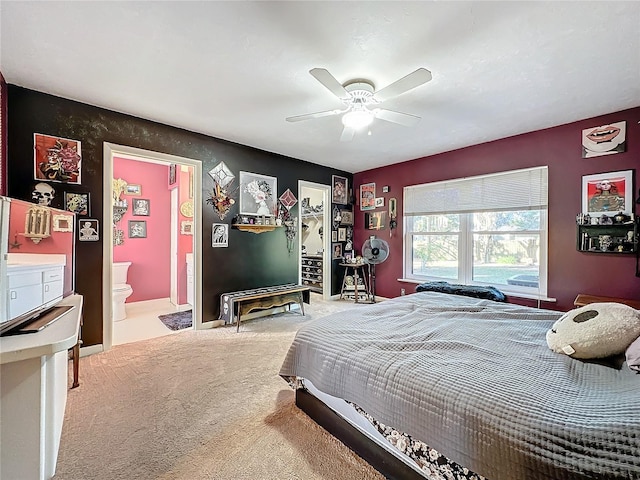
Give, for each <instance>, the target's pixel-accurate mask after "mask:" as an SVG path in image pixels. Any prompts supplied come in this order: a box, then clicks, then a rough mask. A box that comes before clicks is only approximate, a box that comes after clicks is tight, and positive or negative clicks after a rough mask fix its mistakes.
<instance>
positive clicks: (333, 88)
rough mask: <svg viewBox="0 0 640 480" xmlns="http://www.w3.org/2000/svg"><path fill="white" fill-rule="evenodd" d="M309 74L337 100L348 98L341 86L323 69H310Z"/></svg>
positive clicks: (347, 93)
mask: <svg viewBox="0 0 640 480" xmlns="http://www.w3.org/2000/svg"><path fill="white" fill-rule="evenodd" d="M309 73H310V74H311V75H313V77H315V79H316V80H318V81H319V82H320V83H321V84H322V85H324V86H325V87H326V88H327V89H328V90H329V91H330V92H331V93H333V94H334V95H335V96H336V97H338V98H350V95H349V92H347V91H346V90H345V89H344V87H343V86H342V84H341V83H340V82H339V81H338V80H336V78H335V77H334V76H333V75H331V74H330V73H329V71H328V70H327V69H325V68H312V69H311V70H309Z"/></svg>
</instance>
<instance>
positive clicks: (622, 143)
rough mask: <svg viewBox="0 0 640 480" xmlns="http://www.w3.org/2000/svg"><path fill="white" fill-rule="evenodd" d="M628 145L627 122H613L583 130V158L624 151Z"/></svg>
mask: <svg viewBox="0 0 640 480" xmlns="http://www.w3.org/2000/svg"><path fill="white" fill-rule="evenodd" d="M626 146H627V122H617V123H611V124H609V125H602V126H600V127H592V128H585V129H584V130H582V158H590V157H599V156H601V155H612V154H614V153H620V152H624V151H625V150H626Z"/></svg>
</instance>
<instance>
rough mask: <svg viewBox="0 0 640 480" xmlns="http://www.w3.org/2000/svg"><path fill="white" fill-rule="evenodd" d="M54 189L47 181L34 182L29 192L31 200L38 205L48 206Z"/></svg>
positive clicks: (53, 194) (54, 192)
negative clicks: (31, 190) (32, 188)
mask: <svg viewBox="0 0 640 480" xmlns="http://www.w3.org/2000/svg"><path fill="white" fill-rule="evenodd" d="M55 194H56V191H55V190H54V188H53V187H52V186H51V185H49V184H48V183H44V182H40V183H36V186H35V187H34V190H33V192H31V200H32V201H33V203H37V204H38V205H45V206H50V205H51V201H52V200H53V197H54V196H55Z"/></svg>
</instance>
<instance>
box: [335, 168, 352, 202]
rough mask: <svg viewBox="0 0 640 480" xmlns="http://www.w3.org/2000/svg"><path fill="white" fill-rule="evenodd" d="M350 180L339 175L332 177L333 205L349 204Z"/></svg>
mask: <svg viewBox="0 0 640 480" xmlns="http://www.w3.org/2000/svg"><path fill="white" fill-rule="evenodd" d="M348 182H349V180H348V179H347V178H346V177H339V176H338V175H332V176H331V186H332V190H331V192H332V195H331V201H332V202H333V203H339V204H341V205H346V204H347V203H349V201H348V199H347V196H348V194H349V187H348V185H349V183H348Z"/></svg>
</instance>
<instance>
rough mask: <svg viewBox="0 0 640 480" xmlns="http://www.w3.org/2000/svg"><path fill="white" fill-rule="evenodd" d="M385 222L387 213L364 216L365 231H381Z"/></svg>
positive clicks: (372, 213)
mask: <svg viewBox="0 0 640 480" xmlns="http://www.w3.org/2000/svg"><path fill="white" fill-rule="evenodd" d="M386 221H387V212H371V213H365V214H364V226H365V228H366V229H367V230H383V229H384V228H385V223H386Z"/></svg>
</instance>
